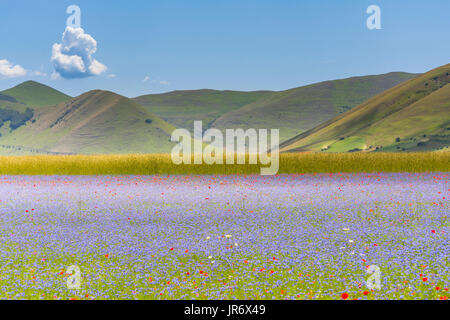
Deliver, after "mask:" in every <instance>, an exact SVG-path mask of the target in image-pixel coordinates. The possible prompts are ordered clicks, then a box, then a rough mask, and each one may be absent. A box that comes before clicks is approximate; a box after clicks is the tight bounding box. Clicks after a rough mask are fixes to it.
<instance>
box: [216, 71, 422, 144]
mask: <svg viewBox="0 0 450 320" xmlns="http://www.w3.org/2000/svg"><path fill="white" fill-rule="evenodd" d="M415 76H417V75H415V74H410V73H403V72H392V73H387V74H382V75H373V76H363V77H352V78H348V79H341V80H332V81H325V82H321V83H316V84H312V85H308V86H304V87H299V88H294V89H290V90H286V91H281V92H278V93H276V94H272V95H270V96H268V97H266V98H264V99H259V100H257V101H255V102H253V103H250V104H248V105H245V106H243V107H241V108H239V109H236V110H234V111H231V112H228V113H226V114H224V115H223V116H221V117H220V118H218V119H217V120H215V121H214V123H213V124H212V126H214V127H216V128H221V129H223V128H236V127H240V128H267V129H269V128H278V129H280V139H281V141H283V140H285V139H288V138H291V137H293V136H295V135H297V134H298V133H300V132H303V131H306V130H308V129H311V128H313V127H314V126H316V125H318V124H320V123H323V122H325V121H328V120H330V119H331V118H333V117H335V116H336V115H339V114H341V113H343V112H345V111H347V110H350V109H352V108H353V107H355V106H357V105H358V104H360V103H362V102H364V101H366V100H367V99H369V98H371V97H373V96H374V95H376V94H378V93H380V92H383V91H385V90H387V89H389V88H392V87H393V86H395V85H397V84H399V83H401V82H403V81H406V80H408V79H411V78H413V77H415Z"/></svg>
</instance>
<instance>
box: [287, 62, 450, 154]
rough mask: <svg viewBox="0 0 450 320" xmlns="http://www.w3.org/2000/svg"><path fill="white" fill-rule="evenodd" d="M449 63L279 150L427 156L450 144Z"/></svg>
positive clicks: (367, 102)
mask: <svg viewBox="0 0 450 320" xmlns="http://www.w3.org/2000/svg"><path fill="white" fill-rule="evenodd" d="M449 83H450V64H447V65H445V66H442V67H439V68H436V69H434V70H431V71H429V72H427V73H425V74H422V75H420V76H418V77H416V78H414V79H411V80H408V81H406V82H404V83H402V84H399V85H397V86H395V87H394V88H391V89H389V90H387V91H385V92H383V93H381V94H379V95H377V96H375V97H373V98H372V99H370V100H368V101H366V102H364V103H363V104H361V105H359V106H358V107H356V108H354V109H352V110H350V111H348V112H346V113H344V114H342V115H340V116H337V117H335V118H334V119H332V120H330V121H327V122H325V123H323V124H321V125H319V126H317V127H315V128H313V129H311V130H309V131H307V132H304V133H303V134H300V135H298V136H296V137H294V138H292V139H290V140H288V141H286V142H285V143H283V144H282V145H281V150H282V151H321V150H322V151H324V152H346V151H360V150H364V151H429V150H439V149H442V148H445V147H448V146H449V145H450V117H449V114H450V85H448V84H449Z"/></svg>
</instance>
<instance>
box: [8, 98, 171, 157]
mask: <svg viewBox="0 0 450 320" xmlns="http://www.w3.org/2000/svg"><path fill="white" fill-rule="evenodd" d="M173 130H174V127H173V126H171V125H169V124H168V123H166V122H165V121H164V120H162V119H160V118H159V117H157V116H155V115H154V114H152V113H150V112H148V111H147V110H146V109H145V108H143V107H142V106H140V105H138V104H137V103H136V102H134V101H132V100H130V99H128V98H126V97H123V96H120V95H117V94H115V93H112V92H108V91H100V90H94V91H90V92H87V93H85V94H82V95H81V96H79V97H76V98H73V99H72V100H69V101H67V102H63V103H60V104H58V105H54V106H48V107H41V108H39V109H36V110H35V114H34V117H33V119H32V120H31V121H29V122H28V123H27V125H25V126H21V127H19V128H17V129H16V130H13V131H11V130H8V128H7V127H6V128H4V129H3V131H2V136H1V137H0V153H2V154H35V153H63V154H72V153H77V154H111V153H159V152H161V153H162V152H170V150H171V148H172V146H173V144H172V143H171V142H170V141H169V140H170V135H171V133H172V131H173Z"/></svg>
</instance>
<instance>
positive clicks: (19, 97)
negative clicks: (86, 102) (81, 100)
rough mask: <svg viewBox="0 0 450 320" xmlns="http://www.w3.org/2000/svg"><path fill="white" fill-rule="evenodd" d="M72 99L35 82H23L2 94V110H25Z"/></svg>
mask: <svg viewBox="0 0 450 320" xmlns="http://www.w3.org/2000/svg"><path fill="white" fill-rule="evenodd" d="M69 99H71V97H70V96H68V95H66V94H64V93H62V92H60V91H58V90H55V89H53V88H50V87H48V86H46V85H43V84H41V83H38V82H35V81H26V82H23V83H21V84H19V85H17V86H15V87H13V88H11V89H7V90H4V91H1V92H0V108H3V109H14V110H18V111H19V110H22V111H23V110H24V109H26V108H27V107H29V108H31V109H35V108H39V107H45V106H49V105H54V104H58V103H61V102H64V101H67V100H69Z"/></svg>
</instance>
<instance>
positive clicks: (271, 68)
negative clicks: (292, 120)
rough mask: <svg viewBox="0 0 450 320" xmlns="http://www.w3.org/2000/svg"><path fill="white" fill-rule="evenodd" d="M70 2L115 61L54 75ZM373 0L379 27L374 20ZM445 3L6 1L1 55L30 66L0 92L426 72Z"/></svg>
mask: <svg viewBox="0 0 450 320" xmlns="http://www.w3.org/2000/svg"><path fill="white" fill-rule="evenodd" d="M72 4H75V5H78V6H79V7H80V8H81V27H82V28H83V29H84V32H85V33H86V34H89V35H90V36H91V37H92V38H94V39H95V40H96V42H97V51H96V52H95V53H94V54H93V55H92V57H93V58H94V59H95V60H97V61H98V62H100V63H101V64H102V65H104V66H106V67H107V70H106V71H104V70H103V69H102V70H100V71H99V72H97V73H98V75H95V74H92V75H91V76H89V77H83V78H72V79H64V78H61V77H59V79H52V77H51V75H52V74H53V73H54V72H55V67H54V63H53V62H52V61H51V56H52V46H53V45H54V44H55V43H61V42H62V39H61V38H62V34H63V32H64V30H65V28H66V19H67V17H68V16H69V15H68V14H67V13H66V8H67V7H68V6H69V5H72ZM372 4H376V5H378V6H379V7H380V8H381V26H382V29H381V30H369V29H368V28H367V27H366V19H367V18H368V16H369V15H368V14H367V13H366V9H367V7H368V6H369V5H372ZM448 12H450V1H448V0H429V1H425V0H422V1H417V0H410V1H400V0H398V1H392V0H387V1H380V0H372V1H364V0H341V1H335V0H327V1H325V0H314V1H313V0H311V1H300V0H295V1H289V0H283V1H280V0H270V1H269V0H257V1H256V0H228V1H222V0H214V1H212V0H189V1H188V0H184V1H179V0H170V1H167V0H158V1H156V0H143V1H138V0H132V1H119V0H118V1H101V0H95V1H92V0H78V1H76V0H70V1H62V0H53V1H51V0H40V1H20V0H14V1H10V0H2V2H1V10H0V39H1V44H0V61H3V67H5V63H6V62H5V60H7V62H8V63H9V65H7V66H6V67H8V68H13V67H14V66H16V65H19V66H20V67H22V69H23V70H26V74H25V75H23V72H22V73H21V72H15V73H14V72H13V73H12V74H13V75H14V76H11V74H9V76H8V77H5V76H1V75H0V90H3V89H6V88H9V87H11V86H13V85H16V84H19V83H21V82H23V81H25V80H29V79H32V80H36V81H39V82H42V83H45V84H47V85H50V86H52V87H54V88H56V89H58V90H61V91H63V92H66V93H68V94H71V95H74V96H75V95H79V94H81V93H83V92H85V91H88V90H92V89H104V90H111V91H115V92H117V93H120V94H123V95H126V96H129V97H134V96H137V95H141V94H148V93H158V92H166V91H172V90H181V89H200V88H212V89H231V90H247V91H248V90H260V89H269V90H283V89H288V88H292V87H297V86H301V85H305V84H309V83H314V82H319V81H323V80H330V79H338V78H345V77H350V76H355V75H368V74H380V73H385V72H391V71H407V72H424V71H427V70H429V69H431V68H434V67H437V66H440V65H443V64H447V63H449V53H450V41H449V31H450V19H449V18H448ZM0 67H1V64H0ZM11 70H12V69H10V71H11ZM15 70H16V71H18V70H19V69H15ZM0 74H1V72H0ZM144 79H148V80H146V81H144Z"/></svg>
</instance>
